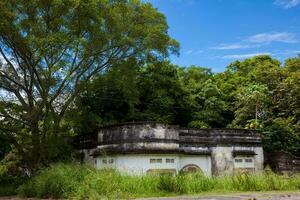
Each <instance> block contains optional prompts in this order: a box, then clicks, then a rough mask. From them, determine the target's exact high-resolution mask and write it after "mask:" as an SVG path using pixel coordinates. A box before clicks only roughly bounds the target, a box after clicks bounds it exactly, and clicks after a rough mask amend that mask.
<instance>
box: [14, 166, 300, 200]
mask: <svg viewBox="0 0 300 200" xmlns="http://www.w3.org/2000/svg"><path fill="white" fill-rule="evenodd" d="M299 189H300V176H299V175H294V176H287V175H286V176H285V175H276V174H274V173H270V172H268V173H263V174H258V175H248V174H239V175H235V176H224V177H207V176H203V175H202V174H186V175H183V174H179V175H176V176H166V175H162V176H157V175H145V176H129V175H122V174H120V173H118V172H117V171H114V170H95V169H93V168H90V167H87V166H80V165H74V164H57V165H54V166H52V167H50V168H48V169H46V170H44V171H41V172H40V173H39V174H38V175H37V176H36V177H34V178H32V179H31V180H30V181H28V182H27V183H26V184H24V185H23V186H21V187H20V188H19V190H18V192H19V194H20V195H22V196H27V197H43V198H74V199H119V198H131V197H144V196H162V195H175V194H197V193H202V192H222V191H273V190H281V191H283V190H299Z"/></svg>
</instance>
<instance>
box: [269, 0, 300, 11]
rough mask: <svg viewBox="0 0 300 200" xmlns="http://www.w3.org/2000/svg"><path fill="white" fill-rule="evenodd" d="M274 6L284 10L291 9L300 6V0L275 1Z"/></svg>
mask: <svg viewBox="0 0 300 200" xmlns="http://www.w3.org/2000/svg"><path fill="white" fill-rule="evenodd" d="M274 4H275V5H276V6H280V7H282V8H284V9H289V8H293V7H296V6H298V5H300V0H275V1H274Z"/></svg>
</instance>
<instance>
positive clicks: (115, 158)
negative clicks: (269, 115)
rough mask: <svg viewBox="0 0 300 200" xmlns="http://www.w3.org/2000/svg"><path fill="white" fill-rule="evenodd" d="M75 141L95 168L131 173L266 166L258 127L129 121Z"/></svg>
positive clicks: (206, 171) (224, 171)
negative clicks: (209, 127)
mask: <svg viewBox="0 0 300 200" xmlns="http://www.w3.org/2000/svg"><path fill="white" fill-rule="evenodd" d="M77 147H78V148H79V149H80V151H81V153H82V155H83V160H84V161H85V162H87V163H90V164H92V165H94V166H95V167H96V168H98V169H103V168H114V169H117V170H119V171H120V172H125V173H129V174H145V173H177V172H180V171H183V172H190V171H199V172H203V173H204V174H206V175H230V174H233V173H235V172H237V171H248V172H260V171H261V170H262V169H263V148H262V142H261V136H260V134H259V133H258V132H257V131H255V130H245V129H188V128H181V127H179V126H174V125H167V124H162V123H149V122H145V123H127V124H119V125H114V126H107V127H103V128H101V129H100V130H99V132H98V134H94V135H85V136H81V137H79V138H77Z"/></svg>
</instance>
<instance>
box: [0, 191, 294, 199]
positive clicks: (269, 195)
mask: <svg viewBox="0 0 300 200" xmlns="http://www.w3.org/2000/svg"><path fill="white" fill-rule="evenodd" d="M0 200H38V199H34V198H28V199H22V198H18V197H0ZM48 200H49V199H48ZM136 200H300V192H284V193H282V192H280V193H278V192H259V193H236V194H224V195H222V194H218V195H212V194H204V195H196V196H178V197H154V198H142V199H136Z"/></svg>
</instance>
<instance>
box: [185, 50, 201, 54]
mask: <svg viewBox="0 0 300 200" xmlns="http://www.w3.org/2000/svg"><path fill="white" fill-rule="evenodd" d="M203 52H204V51H203V50H192V49H190V50H188V51H186V52H184V53H185V54H187V55H198V54H201V53H203Z"/></svg>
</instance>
